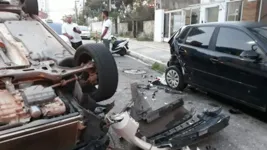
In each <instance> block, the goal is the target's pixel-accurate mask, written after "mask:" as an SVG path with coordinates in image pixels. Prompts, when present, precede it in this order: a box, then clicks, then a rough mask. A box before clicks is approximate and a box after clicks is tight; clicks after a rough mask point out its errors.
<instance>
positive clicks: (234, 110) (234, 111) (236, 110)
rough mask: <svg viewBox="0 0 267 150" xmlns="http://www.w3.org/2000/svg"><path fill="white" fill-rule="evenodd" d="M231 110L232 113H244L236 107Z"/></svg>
mask: <svg viewBox="0 0 267 150" xmlns="http://www.w3.org/2000/svg"><path fill="white" fill-rule="evenodd" d="M229 112H230V113H231V114H242V112H241V111H240V110H239V109H236V108H231V109H229Z"/></svg>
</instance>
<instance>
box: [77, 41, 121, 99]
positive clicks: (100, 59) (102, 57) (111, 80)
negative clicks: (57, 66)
mask: <svg viewBox="0 0 267 150" xmlns="http://www.w3.org/2000/svg"><path fill="white" fill-rule="evenodd" d="M74 61H75V64H76V65H81V64H84V63H88V62H89V61H92V62H93V63H94V66H95V73H96V75H97V81H96V82H97V83H96V84H86V85H82V88H83V92H85V93H88V94H89V95H90V96H91V97H92V98H93V99H94V100H95V101H97V102H99V101H103V100H107V99H109V98H111V97H112V96H113V95H114V94H115V92H116V90H117V86H118V69H117V65H116V62H115V59H114V58H113V56H112V54H111V53H110V52H109V50H108V49H107V48H106V47H105V46H104V45H103V44H84V45H82V46H80V47H79V48H78V49H77V51H76V53H75V56H74ZM85 76H87V77H88V76H89V74H88V73H87V75H85Z"/></svg>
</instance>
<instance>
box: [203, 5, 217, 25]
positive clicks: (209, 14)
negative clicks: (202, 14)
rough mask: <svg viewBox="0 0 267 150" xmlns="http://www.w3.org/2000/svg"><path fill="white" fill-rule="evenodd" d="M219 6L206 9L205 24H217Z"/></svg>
mask: <svg viewBox="0 0 267 150" xmlns="http://www.w3.org/2000/svg"><path fill="white" fill-rule="evenodd" d="M218 20H219V6H216V7H209V8H206V22H218Z"/></svg>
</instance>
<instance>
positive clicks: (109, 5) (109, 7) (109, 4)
mask: <svg viewBox="0 0 267 150" xmlns="http://www.w3.org/2000/svg"><path fill="white" fill-rule="evenodd" d="M108 11H111V0H108Z"/></svg>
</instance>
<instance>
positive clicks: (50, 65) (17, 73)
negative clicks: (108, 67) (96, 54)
mask: <svg viewBox="0 0 267 150" xmlns="http://www.w3.org/2000/svg"><path fill="white" fill-rule="evenodd" d="M82 72H88V73H89V78H88V80H89V81H91V82H93V79H95V74H93V72H94V64H93V63H92V62H89V63H87V64H84V65H82V66H78V67H74V68H68V67H60V66H58V65H56V64H55V63H54V62H53V61H44V62H40V64H39V65H37V66H31V67H28V68H22V69H8V70H6V69H2V70H0V79H2V81H3V80H5V79H6V78H11V79H12V81H13V82H23V81H32V80H33V81H36V80H49V81H52V82H53V83H59V82H61V81H62V80H63V79H64V78H65V77H69V76H71V75H73V76H74V75H76V74H79V73H82ZM90 73H91V74H90ZM90 77H91V78H90ZM76 79H78V78H77V77H73V78H72V79H69V80H68V81H74V80H76ZM63 82H64V81H63ZM4 83H5V82H4ZM60 85H64V83H62V84H60Z"/></svg>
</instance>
